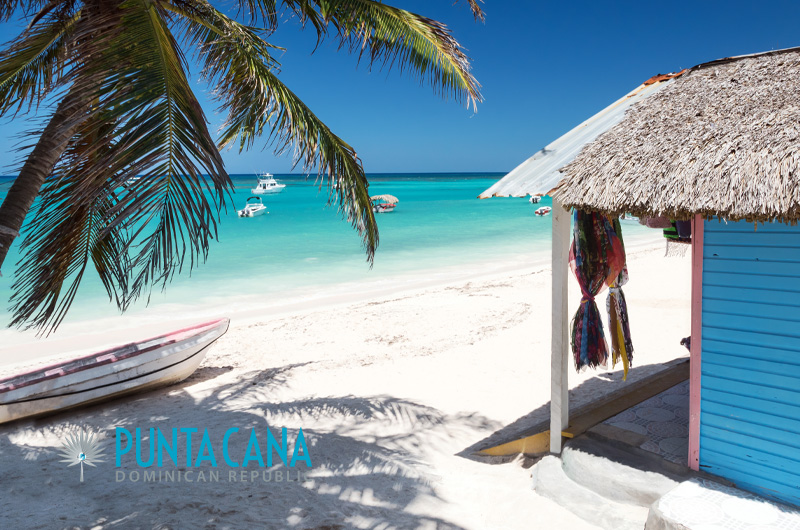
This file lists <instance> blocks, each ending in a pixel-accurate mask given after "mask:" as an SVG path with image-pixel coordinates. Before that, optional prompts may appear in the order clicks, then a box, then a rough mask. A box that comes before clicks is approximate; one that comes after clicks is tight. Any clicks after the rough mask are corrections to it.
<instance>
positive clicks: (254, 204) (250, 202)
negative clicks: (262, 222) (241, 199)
mask: <svg viewBox="0 0 800 530" xmlns="http://www.w3.org/2000/svg"><path fill="white" fill-rule="evenodd" d="M236 213H238V214H239V217H256V216H259V215H264V214H265V213H269V212H268V211H267V207H266V206H264V203H263V202H261V197H248V199H247V204H245V205H244V208H242V209H241V210H239V211H238V212H236Z"/></svg>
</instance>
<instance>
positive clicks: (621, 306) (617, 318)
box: [606, 219, 633, 380]
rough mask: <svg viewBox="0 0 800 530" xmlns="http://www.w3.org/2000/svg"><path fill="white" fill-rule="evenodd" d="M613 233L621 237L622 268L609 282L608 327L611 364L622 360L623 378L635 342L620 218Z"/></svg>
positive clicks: (631, 358) (624, 377)
mask: <svg viewBox="0 0 800 530" xmlns="http://www.w3.org/2000/svg"><path fill="white" fill-rule="evenodd" d="M613 231H614V234H613V235H609V237H612V238H613V237H616V238H618V239H619V243H620V246H621V247H622V264H623V265H622V270H621V271H620V273H619V276H617V277H616V278H615V279H614V281H612V282H611V283H609V284H608V298H606V310H607V311H608V329H609V333H611V366H612V367H613V366H616V365H617V363H618V362H619V361H620V360H621V361H622V370H623V372H624V375H623V376H622V379H623V380H625V379H627V378H628V369H629V368H630V366H631V364H632V362H633V342H632V341H631V329H630V323H629V322H628V305H627V304H626V303H625V293H623V292H622V286H623V285H625V284H626V283H628V266H627V264H626V263H625V242H624V241H623V240H622V227H621V226H620V223H619V219H614V222H613Z"/></svg>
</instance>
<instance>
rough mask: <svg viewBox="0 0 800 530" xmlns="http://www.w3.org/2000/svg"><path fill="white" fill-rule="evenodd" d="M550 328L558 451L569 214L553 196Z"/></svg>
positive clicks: (564, 404)
mask: <svg viewBox="0 0 800 530" xmlns="http://www.w3.org/2000/svg"><path fill="white" fill-rule="evenodd" d="M552 218H553V233H552V240H553V247H552V269H551V270H552V273H551V276H552V281H553V284H552V311H553V315H552V324H551V325H552V328H551V335H550V336H551V339H550V340H551V342H550V452H551V453H557V454H558V453H561V431H562V430H564V429H565V428H566V427H567V425H569V381H568V378H567V373H568V369H569V315H568V313H567V302H568V296H569V284H568V280H569V275H568V272H569V271H568V269H569V244H570V238H569V235H570V230H569V229H570V213H569V211H567V210H566V209H564V207H563V206H561V203H559V202H558V201H556V200H555V199H553V217H552Z"/></svg>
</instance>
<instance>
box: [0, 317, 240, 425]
mask: <svg viewBox="0 0 800 530" xmlns="http://www.w3.org/2000/svg"><path fill="white" fill-rule="evenodd" d="M229 323H230V321H229V320H228V319H227V318H221V319H218V320H213V321H211V322H206V323H204V324H199V325H196V326H192V327H189V328H185V329H181V330H178V331H174V332H172V333H167V334H165V335H160V336H158V337H154V338H151V339H147V340H143V341H139V342H134V343H130V344H125V345H122V346H117V347H114V348H111V349H108V350H104V351H101V352H99V353H92V354H90V355H85V356H82V357H77V358H71V359H66V360H64V361H61V362H58V363H55V364H52V365H49V366H45V367H41V368H37V369H34V370H32V371H28V372H25V373H21V374H16V375H12V376H9V377H5V378H3V379H0V423H6V422H9V421H14V420H18V419H22V418H28V417H33V416H41V415H45V414H52V413H56V412H60V411H62V410H66V409H70V408H73V407H78V406H83V405H88V404H90V403H97V402H99V401H104V400H107V399H111V398H115V397H119V396H122V395H126V394H132V393H136V392H141V391H144V390H150V389H153V388H157V387H161V386H166V385H171V384H174V383H177V382H180V381H183V380H184V379H186V378H187V377H189V376H190V375H191V374H192V373H193V372H194V371H195V370H196V369H197V367H198V366H199V365H200V362H201V361H202V360H203V357H205V353H206V349H207V348H208V347H209V346H210V345H211V344H212V343H213V342H214V341H215V340H217V339H218V338H220V337H221V336H222V335H223V334H224V333H225V332H226V331H227V330H228V324H229Z"/></svg>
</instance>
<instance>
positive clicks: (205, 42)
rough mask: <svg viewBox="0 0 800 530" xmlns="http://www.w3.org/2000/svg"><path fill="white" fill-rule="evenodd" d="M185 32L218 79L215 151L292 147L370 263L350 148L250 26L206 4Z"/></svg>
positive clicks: (364, 193)
mask: <svg viewBox="0 0 800 530" xmlns="http://www.w3.org/2000/svg"><path fill="white" fill-rule="evenodd" d="M198 4H199V2H198ZM201 15H202V16H201ZM186 33H187V35H188V37H189V38H190V39H191V40H193V41H194V42H196V43H198V44H200V45H201V46H202V49H203V51H204V71H203V72H204V75H205V76H206V77H207V78H209V79H210V80H212V81H214V82H216V91H215V96H216V97H217V98H218V99H219V100H220V101H221V102H222V106H221V109H220V110H222V111H224V112H226V114H227V119H226V122H225V125H224V126H223V131H222V133H221V138H220V144H221V146H222V147H225V146H230V145H233V144H237V143H238V145H239V149H240V150H244V149H247V148H249V147H251V146H252V145H253V143H254V141H255V140H256V139H258V138H259V137H261V136H262V135H266V137H267V141H268V142H270V143H274V144H275V146H276V151H277V153H279V154H280V153H283V152H285V151H287V150H289V149H293V150H294V160H295V164H299V163H302V164H303V166H304V168H306V169H310V168H313V167H316V168H317V171H318V172H319V175H320V176H324V177H327V180H328V183H329V193H330V194H331V195H332V196H333V199H332V202H335V203H337V205H338V207H339V209H340V211H341V212H342V214H343V215H344V217H345V218H346V219H347V220H348V221H349V222H350V223H351V224H352V225H353V227H354V228H355V229H356V230H357V231H358V232H359V234H361V236H362V239H363V243H364V247H365V249H366V252H367V259H368V260H369V261H370V262H372V259H373V257H374V253H375V248H376V247H377V244H378V229H377V224H376V223H375V218H374V215H373V212H372V205H371V203H370V201H369V192H368V190H367V188H368V186H369V183H368V182H367V179H366V176H365V175H364V169H363V167H362V165H361V161H360V160H359V159H358V156H357V155H356V153H355V151H354V150H353V148H352V147H350V146H349V145H348V144H347V143H346V142H344V141H343V140H342V139H341V138H339V137H338V136H336V135H335V134H334V133H333V132H332V131H331V130H330V129H329V128H328V127H327V126H326V125H325V124H324V123H323V122H322V121H321V120H320V119H319V118H318V117H317V116H316V115H315V114H314V113H313V112H312V111H311V110H310V109H309V108H308V107H307V106H306V105H305V104H304V103H303V102H302V101H301V100H300V99H299V98H298V97H297V96H296V95H295V94H294V93H293V92H292V91H291V90H289V88H288V87H286V85H284V84H283V83H282V82H281V81H280V80H279V79H278V77H277V76H276V75H275V72H274V68H273V67H274V64H275V61H274V60H273V59H272V58H271V57H270V55H269V50H270V47H269V45H268V44H267V43H266V42H264V41H263V40H262V39H261V38H260V37H258V35H256V34H255V33H254V32H253V31H252V30H251V29H250V28H247V27H245V26H242V25H240V24H238V23H237V22H235V21H233V20H231V19H229V18H228V17H226V16H225V15H223V14H222V13H220V12H218V11H216V10H214V9H213V8H212V7H211V6H210V5H208V4H205V10H204V11H203V12H202V13H200V12H194V13H192V15H191V17H190V18H187V19H186ZM334 184H335V186H334Z"/></svg>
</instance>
